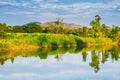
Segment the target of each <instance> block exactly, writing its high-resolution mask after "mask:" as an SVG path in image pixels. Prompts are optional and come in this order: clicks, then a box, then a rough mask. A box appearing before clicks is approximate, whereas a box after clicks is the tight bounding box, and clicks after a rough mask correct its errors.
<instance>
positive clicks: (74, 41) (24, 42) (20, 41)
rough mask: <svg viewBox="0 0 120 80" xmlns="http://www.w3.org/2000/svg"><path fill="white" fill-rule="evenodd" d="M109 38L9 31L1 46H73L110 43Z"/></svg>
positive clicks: (14, 47)
mask: <svg viewBox="0 0 120 80" xmlns="http://www.w3.org/2000/svg"><path fill="white" fill-rule="evenodd" d="M111 43H113V42H112V40H111V39H109V38H84V37H78V36H75V35H61V34H43V33H31V34H30V33H8V34H7V36H6V37H5V38H4V39H0V48H11V49H19V48H21V49H30V48H39V47H41V48H43V47H45V48H49V47H73V46H83V45H108V44H109V45H110V44H111Z"/></svg>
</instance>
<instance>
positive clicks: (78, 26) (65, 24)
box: [42, 21, 83, 30]
mask: <svg viewBox="0 0 120 80" xmlns="http://www.w3.org/2000/svg"><path fill="white" fill-rule="evenodd" d="M50 24H51V25H54V24H55V21H53V22H46V23H43V24H42V25H50ZM63 27H64V28H69V29H72V30H73V29H78V28H81V29H82V28H83V26H81V25H79V24H75V23H66V22H63Z"/></svg>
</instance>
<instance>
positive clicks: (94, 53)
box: [89, 50, 100, 72]
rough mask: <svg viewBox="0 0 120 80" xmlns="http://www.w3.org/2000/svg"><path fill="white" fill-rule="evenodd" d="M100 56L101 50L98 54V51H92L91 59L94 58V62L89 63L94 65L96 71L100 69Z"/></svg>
mask: <svg viewBox="0 0 120 80" xmlns="http://www.w3.org/2000/svg"><path fill="white" fill-rule="evenodd" d="M99 57H100V52H98V54H97V53H96V51H95V50H94V51H91V59H92V62H90V63H89V65H90V66H91V67H94V71H95V72H98V71H99V69H100V68H99V64H100V62H99Z"/></svg>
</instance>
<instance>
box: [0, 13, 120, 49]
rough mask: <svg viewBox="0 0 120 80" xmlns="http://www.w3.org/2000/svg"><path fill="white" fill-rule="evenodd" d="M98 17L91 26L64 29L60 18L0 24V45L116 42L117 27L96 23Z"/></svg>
mask: <svg viewBox="0 0 120 80" xmlns="http://www.w3.org/2000/svg"><path fill="white" fill-rule="evenodd" d="M100 20H101V17H100V16H99V15H96V16H95V19H94V20H92V21H91V22H90V25H91V27H92V28H88V27H82V28H78V29H69V28H66V27H65V25H64V23H63V19H61V18H56V20H55V21H54V22H53V23H48V24H47V25H45V24H37V23H29V24H25V25H21V26H7V25H6V24H5V23H4V24H3V23H0V48H22V47H23V48H32V47H33V48H34V47H72V46H80V45H106V44H113V43H114V42H116V43H117V44H119V43H120V27H118V26H115V25H113V26H112V27H109V26H107V25H106V24H100Z"/></svg>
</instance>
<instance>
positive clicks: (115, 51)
mask: <svg viewBox="0 0 120 80" xmlns="http://www.w3.org/2000/svg"><path fill="white" fill-rule="evenodd" d="M110 52H111V57H112V61H114V60H115V61H117V60H118V59H119V58H120V48H119V47H113V48H112V49H111V50H110Z"/></svg>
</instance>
